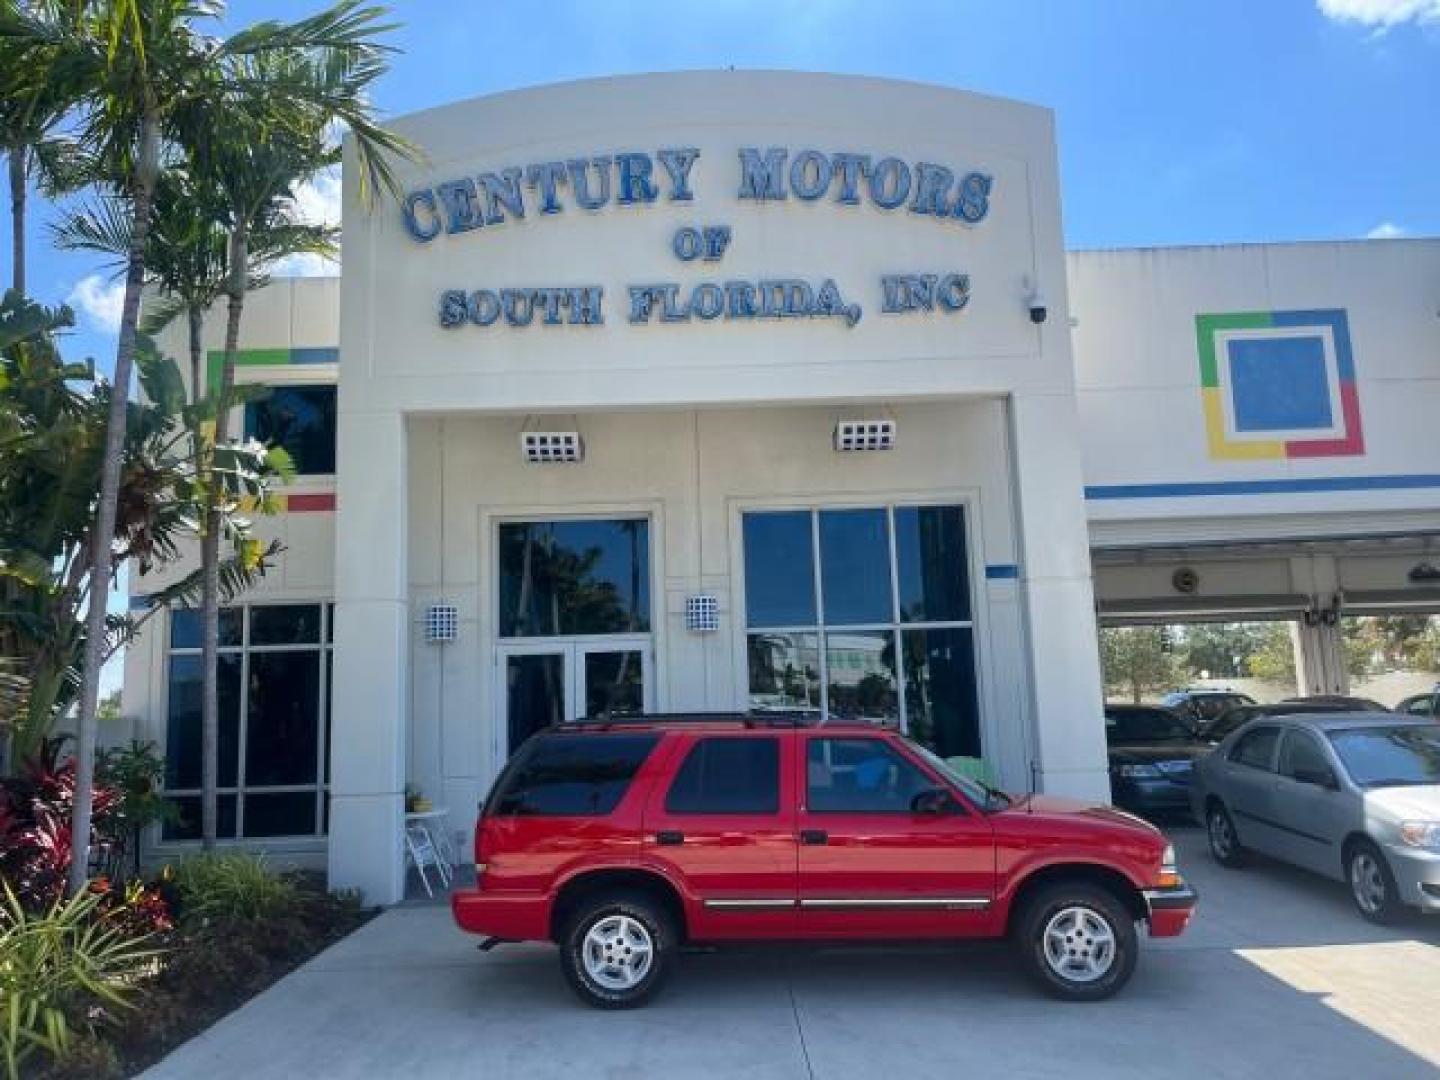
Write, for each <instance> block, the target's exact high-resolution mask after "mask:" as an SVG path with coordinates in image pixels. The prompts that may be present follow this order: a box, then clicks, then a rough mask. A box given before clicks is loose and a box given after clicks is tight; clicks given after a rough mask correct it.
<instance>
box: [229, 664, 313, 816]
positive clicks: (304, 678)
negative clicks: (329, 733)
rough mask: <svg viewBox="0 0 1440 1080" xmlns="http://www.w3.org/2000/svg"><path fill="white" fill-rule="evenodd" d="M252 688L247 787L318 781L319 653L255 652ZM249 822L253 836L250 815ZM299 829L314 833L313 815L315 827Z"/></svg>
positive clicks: (246, 773) (246, 757) (248, 733)
mask: <svg viewBox="0 0 1440 1080" xmlns="http://www.w3.org/2000/svg"><path fill="white" fill-rule="evenodd" d="M249 690H250V693H249V699H248V702H247V705H248V708H247V713H248V715H247V717H246V725H245V785H246V786H247V787H255V786H264V785H280V784H313V783H315V778H316V775H317V770H318V768H319V765H320V722H319V718H320V653H319V652H318V651H317V650H313V649H305V650H301V651H298V652H256V653H251V654H250V677H249ZM312 801H313V793H312ZM246 819H247V828H246V833H247V835H248V833H249V828H248V819H249V813H248V812H247V813H246ZM297 831H313V817H312V825H311V827H310V829H308V830H297Z"/></svg>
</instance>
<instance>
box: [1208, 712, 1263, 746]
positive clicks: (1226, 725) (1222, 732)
mask: <svg viewBox="0 0 1440 1080" xmlns="http://www.w3.org/2000/svg"><path fill="white" fill-rule="evenodd" d="M1254 715H1255V711H1254V710H1253V709H1251V708H1250V707H1249V706H1246V705H1237V706H1235V707H1234V708H1233V709H1226V710H1225V711H1224V712H1223V713H1221V714H1220V715H1219V716H1217V717H1216V718H1215V719H1214V720H1212V721H1211V722H1210V723H1209V724H1207V725H1206V727H1205V737H1206V738H1208V739H1215V740H1217V741H1218V740H1220V739H1223V738H1225V736H1226V735H1229V734H1230V733H1231V732H1232V731H1235V730H1237V729H1238V728H1239V727H1240V726H1241V725H1242V724H1244V723H1245V721H1247V720H1249V719H1250V718H1251V717H1252V716H1254Z"/></svg>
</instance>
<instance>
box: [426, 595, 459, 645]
mask: <svg viewBox="0 0 1440 1080" xmlns="http://www.w3.org/2000/svg"><path fill="white" fill-rule="evenodd" d="M459 634H460V610H459V609H458V608H457V607H456V606H455V605H454V604H431V605H430V606H429V607H428V608H426V609H425V640H426V641H430V642H446V641H454V640H455V639H456V638H457V637H458V636H459Z"/></svg>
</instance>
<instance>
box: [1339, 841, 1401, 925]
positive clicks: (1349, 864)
mask: <svg viewBox="0 0 1440 1080" xmlns="http://www.w3.org/2000/svg"><path fill="white" fill-rule="evenodd" d="M1345 882H1346V884H1348V885H1349V886H1350V899H1351V900H1352V901H1354V903H1355V910H1356V911H1358V912H1360V914H1361V916H1363V917H1364V918H1366V919H1368V920H1370V921H1371V922H1373V923H1377V924H1379V925H1380V926H1390V925H1392V924H1394V923H1396V922H1398V921H1399V919H1400V916H1401V915H1402V914H1404V911H1405V905H1404V904H1402V903H1401V902H1400V890H1399V889H1397V888H1396V886H1395V875H1394V874H1392V873H1391V872H1390V864H1389V863H1388V862H1386V861H1385V856H1384V854H1383V853H1382V852H1381V851H1380V849H1379V848H1378V847H1376V846H1375V844H1373V843H1372V842H1370V841H1369V840H1355V841H1352V842H1351V843H1350V844H1349V845H1348V846H1347V847H1346V848H1345Z"/></svg>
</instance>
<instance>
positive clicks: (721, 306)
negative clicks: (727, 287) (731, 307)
mask: <svg viewBox="0 0 1440 1080" xmlns="http://www.w3.org/2000/svg"><path fill="white" fill-rule="evenodd" d="M690 310H691V311H693V312H694V313H695V314H696V315H697V316H699V317H700V318H702V319H713V318H715V317H717V316H718V315H719V314H720V312H722V311H724V310H725V292H724V290H722V289H721V288H720V286H719V285H715V284H713V283H711V282H708V281H707V282H702V283H701V284H699V285H696V286H695V292H694V293H693V294H691V296H690Z"/></svg>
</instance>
